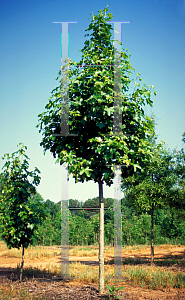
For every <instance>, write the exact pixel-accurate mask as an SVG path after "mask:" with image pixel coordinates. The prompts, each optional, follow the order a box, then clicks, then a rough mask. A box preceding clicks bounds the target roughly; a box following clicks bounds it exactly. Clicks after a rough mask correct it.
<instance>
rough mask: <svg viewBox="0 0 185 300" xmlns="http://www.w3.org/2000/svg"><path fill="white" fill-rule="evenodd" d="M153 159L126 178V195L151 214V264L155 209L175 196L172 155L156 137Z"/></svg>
mask: <svg viewBox="0 0 185 300" xmlns="http://www.w3.org/2000/svg"><path fill="white" fill-rule="evenodd" d="M151 143H152V145H153V153H152V159H151V160H150V161H148V162H147V163H146V165H145V168H143V170H142V172H139V171H138V172H136V173H135V174H134V175H133V176H131V177H129V178H127V179H125V180H124V183H123V187H124V188H126V191H125V193H126V195H127V198H129V201H131V202H132V203H133V204H134V206H135V207H136V209H137V210H138V211H140V212H142V211H148V212H149V213H150V215H151V264H153V261H154V226H153V225H154V210H157V209H159V208H165V207H167V206H169V202H170V199H172V198H174V197H175V193H174V189H173V187H174V183H175V180H174V176H173V168H172V161H171V156H170V155H169V153H168V152H167V151H165V150H164V148H163V145H162V144H157V143H156V142H155V138H154V139H153V141H152V140H151Z"/></svg>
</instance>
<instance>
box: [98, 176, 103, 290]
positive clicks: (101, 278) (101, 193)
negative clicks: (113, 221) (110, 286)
mask: <svg viewBox="0 0 185 300" xmlns="http://www.w3.org/2000/svg"><path fill="white" fill-rule="evenodd" d="M98 184H99V207H100V219H99V222H100V228H99V232H100V233H99V293H100V294H103V293H104V203H103V183H102V177H101V178H100V179H99V181H98Z"/></svg>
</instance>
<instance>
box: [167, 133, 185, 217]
mask: <svg viewBox="0 0 185 300" xmlns="http://www.w3.org/2000/svg"><path fill="white" fill-rule="evenodd" d="M182 136H183V138H182V141H183V142H184V143H185V132H184V133H183V135H182ZM171 157H172V161H173V173H174V177H175V183H176V184H175V186H174V190H175V192H176V197H174V198H172V199H171V200H172V201H171V202H170V207H174V208H175V210H176V212H175V217H176V218H177V219H179V218H180V219H181V220H184V219H185V152H184V149H183V148H182V149H181V150H180V151H177V150H174V151H173V153H172V154H171Z"/></svg>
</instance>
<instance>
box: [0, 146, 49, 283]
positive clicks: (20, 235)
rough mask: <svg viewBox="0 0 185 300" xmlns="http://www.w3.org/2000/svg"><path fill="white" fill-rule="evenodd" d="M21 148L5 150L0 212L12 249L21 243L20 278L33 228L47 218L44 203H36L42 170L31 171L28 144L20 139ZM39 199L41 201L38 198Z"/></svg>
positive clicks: (3, 235) (4, 238)
mask: <svg viewBox="0 0 185 300" xmlns="http://www.w3.org/2000/svg"><path fill="white" fill-rule="evenodd" d="M18 146H20V148H19V150H18V151H16V152H14V153H13V154H12V156H10V155H9V154H8V153H6V154H5V155H4V156H3V157H2V159H6V160H7V161H6V163H5V164H4V166H3V169H4V172H3V173H2V177H1V178H2V180H1V183H2V194H1V196H0V214H1V219H2V225H1V227H2V232H3V233H2V239H3V240H4V241H5V242H6V244H7V246H8V248H9V249H11V247H14V248H18V249H19V248H20V247H22V263H21V272H20V281H22V273H23V266H24V249H25V248H27V247H28V246H29V244H32V242H33V239H32V238H33V235H34V231H35V229H36V228H37V224H38V223H41V222H42V219H43V218H45V213H44V208H43V207H42V203H41V202H39V203H40V205H39V206H38V203H37V206H36V205H35V204H36V203H35V204H34V201H33V199H32V196H33V195H34V194H36V188H35V186H37V185H38V184H39V183H40V177H39V175H38V174H39V173H40V171H39V170H38V169H37V168H35V170H34V171H28V168H29V163H28V159H29V158H28V156H27V155H26V154H25V149H27V147H26V146H24V145H23V144H22V143H20V144H19V145H18ZM37 202H38V201H37Z"/></svg>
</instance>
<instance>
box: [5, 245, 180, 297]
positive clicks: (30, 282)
mask: <svg viewBox="0 0 185 300" xmlns="http://www.w3.org/2000/svg"><path fill="white" fill-rule="evenodd" d="M48 248H49V247H48ZM52 248H54V247H52ZM93 248H96V247H93ZM56 249H57V248H56ZM128 258H130V259H131V260H132V262H134V261H136V260H137V259H140V260H141V262H142V266H143V267H146V268H151V266H150V262H149V260H150V247H149V246H148V247H145V248H141V249H139V250H131V251H124V250H123V252H122V261H123V264H124V260H125V259H128ZM167 259H175V260H178V261H181V260H183V261H184V260H185V246H180V247H178V246H172V245H171V246H166V247H164V246H163V245H162V246H155V261H157V262H158V261H163V260H167ZM75 261H78V262H81V263H83V264H86V265H89V266H96V265H97V266H98V257H97V256H93V257H77V256H70V257H69V263H72V262H75ZM20 262H21V258H13V257H6V256H0V286H1V285H2V284H3V285H6V284H8V285H12V284H14V289H16V288H17V289H19V288H21V289H22V290H25V289H27V290H28V291H29V299H32V297H33V296H38V295H40V296H41V299H42V298H43V299H44V295H45V296H46V295H47V297H48V298H47V299H87V300H90V299H108V296H107V295H108V289H107V287H106V285H105V294H103V295H100V294H99V292H98V291H99V286H98V284H89V283H81V282H79V281H78V280H76V281H69V280H57V279H52V275H50V274H48V275H46V274H45V275H44V278H43V276H42V275H37V278H36V277H35V278H33V276H31V275H30V276H26V277H27V278H24V280H23V282H22V283H20V282H19V280H18V279H19V274H18V273H16V271H14V270H13V268H16V266H17V264H20ZM157 262H156V263H155V266H153V267H152V268H153V269H155V268H156V269H157V267H158V266H159V265H158V264H157ZM48 263H50V264H56V265H58V264H61V255H58V256H54V257H50V258H47V257H45V258H42V259H34V260H30V259H25V263H24V267H29V266H32V267H38V268H39V267H40V266H42V268H43V267H46V266H47V265H48ZM112 263H113V254H112V253H105V265H106V264H112ZM137 265H138V263H137ZM160 267H161V264H160ZM162 268H163V269H164V270H169V271H172V272H174V273H176V272H178V271H180V272H183V273H185V265H183V266H179V265H178V264H175V265H167V264H164V265H163V266H162ZM119 286H124V287H125V289H123V290H121V291H119V292H118V296H120V299H125V300H144V299H148V300H149V299H150V300H151V299H153V300H154V299H156V300H157V299H169V300H172V299H173V300H176V299H185V288H183V289H174V288H171V289H163V290H149V289H147V288H141V287H140V286H132V285H131V284H130V283H129V282H125V281H124V282H122V283H119V284H116V287H119ZM13 299H19V298H13Z"/></svg>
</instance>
